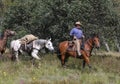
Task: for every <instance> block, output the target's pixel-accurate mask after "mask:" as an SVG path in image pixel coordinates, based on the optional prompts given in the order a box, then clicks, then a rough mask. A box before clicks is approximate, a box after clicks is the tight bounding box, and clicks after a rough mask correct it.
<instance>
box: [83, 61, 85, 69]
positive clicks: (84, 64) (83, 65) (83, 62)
mask: <svg viewBox="0 0 120 84" xmlns="http://www.w3.org/2000/svg"><path fill="white" fill-rule="evenodd" d="M85 64H86V62H85V60H83V68H85Z"/></svg>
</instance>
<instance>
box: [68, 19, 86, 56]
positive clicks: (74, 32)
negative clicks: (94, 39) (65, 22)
mask: <svg viewBox="0 0 120 84" xmlns="http://www.w3.org/2000/svg"><path fill="white" fill-rule="evenodd" d="M81 25H82V24H81V23H80V22H79V21H78V22H76V23H75V27H74V28H72V29H71V31H70V36H71V37H72V39H73V42H74V44H75V47H76V49H77V54H78V57H80V56H81V52H80V49H81V44H82V38H84V35H83V31H82V27H81Z"/></svg>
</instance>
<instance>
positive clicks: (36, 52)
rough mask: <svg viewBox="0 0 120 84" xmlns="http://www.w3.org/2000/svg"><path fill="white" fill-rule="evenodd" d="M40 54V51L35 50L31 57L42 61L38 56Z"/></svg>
mask: <svg viewBox="0 0 120 84" xmlns="http://www.w3.org/2000/svg"><path fill="white" fill-rule="evenodd" d="M37 54H38V50H37V49H33V51H32V53H31V56H32V57H33V58H35V59H38V60H40V58H39V57H38V56H37Z"/></svg>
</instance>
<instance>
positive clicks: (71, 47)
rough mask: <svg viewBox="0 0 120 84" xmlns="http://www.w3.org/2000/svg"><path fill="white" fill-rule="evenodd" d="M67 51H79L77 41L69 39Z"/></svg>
mask: <svg viewBox="0 0 120 84" xmlns="http://www.w3.org/2000/svg"><path fill="white" fill-rule="evenodd" d="M67 51H77V49H76V46H75V43H74V42H73V41H69V42H68V48H67Z"/></svg>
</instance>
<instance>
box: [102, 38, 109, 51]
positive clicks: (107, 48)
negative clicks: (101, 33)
mask: <svg viewBox="0 0 120 84" xmlns="http://www.w3.org/2000/svg"><path fill="white" fill-rule="evenodd" d="M102 38H103V43H104V45H105V47H106V50H107V52H110V47H109V45H108V43H107V42H106V41H105V38H104V37H102Z"/></svg>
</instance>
